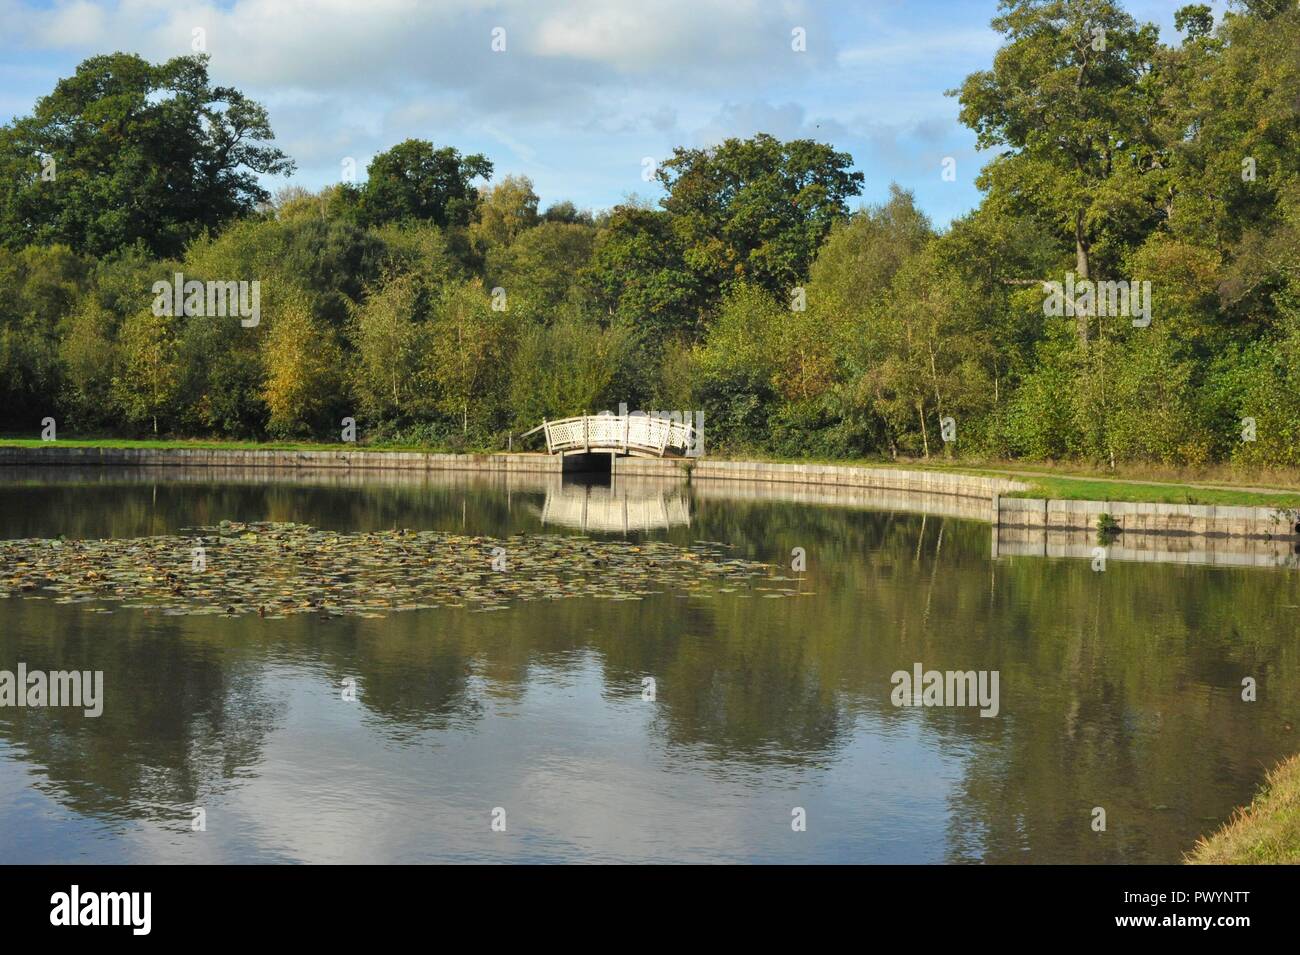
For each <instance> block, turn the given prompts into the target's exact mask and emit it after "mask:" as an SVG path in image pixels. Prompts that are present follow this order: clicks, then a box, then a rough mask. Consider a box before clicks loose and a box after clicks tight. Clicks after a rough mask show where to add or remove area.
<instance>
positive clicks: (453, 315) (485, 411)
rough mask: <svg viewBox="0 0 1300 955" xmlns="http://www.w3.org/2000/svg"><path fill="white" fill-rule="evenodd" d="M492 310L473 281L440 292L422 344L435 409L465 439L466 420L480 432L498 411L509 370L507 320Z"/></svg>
mask: <svg viewBox="0 0 1300 955" xmlns="http://www.w3.org/2000/svg"><path fill="white" fill-rule="evenodd" d="M507 314H508V313H507V312H504V311H501V312H499V311H496V310H494V309H493V308H492V306H491V304H490V301H489V299H488V297H487V296H486V295H485V294H484V292H483V287H482V285H481V284H480V283H478V282H467V283H463V284H461V283H457V284H451V285H448V286H446V287H445V288H444V290H443V292H442V295H441V296H440V298H439V300H438V302H437V303H436V305H435V308H434V317H433V321H432V322H431V323H430V325H429V327H428V329H427V332H426V338H425V340H424V346H423V354H424V361H425V367H426V368H427V369H428V374H429V377H430V379H431V381H432V382H433V385H434V388H435V393H436V395H437V404H438V407H439V409H440V410H441V411H442V412H443V413H444V414H447V415H454V416H455V417H456V418H458V419H459V420H460V426H461V435H462V437H466V436H468V435H469V429H470V421H471V418H472V419H473V420H474V422H475V424H476V426H478V427H480V428H482V427H486V426H488V425H489V424H490V422H491V419H492V416H493V413H494V412H495V411H497V410H498V409H499V405H500V402H501V399H502V397H503V395H504V390H505V387H506V382H505V381H504V380H503V379H504V376H503V375H501V374H500V371H501V369H502V368H504V367H508V360H509V349H508V338H507V334H506V333H507V325H506V315H507Z"/></svg>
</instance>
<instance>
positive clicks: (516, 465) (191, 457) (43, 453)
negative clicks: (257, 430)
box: [0, 446, 564, 474]
mask: <svg viewBox="0 0 1300 955" xmlns="http://www.w3.org/2000/svg"><path fill="white" fill-rule="evenodd" d="M5 465H117V466H123V465H125V466H142V465H143V466H150V467H159V466H162V467H170V466H175V467H200V468H201V467H236V468H249V467H264V468H363V469H369V468H384V469H401V470H425V471H531V472H537V471H540V472H545V473H555V474H559V473H560V472H561V471H562V470H563V469H564V460H563V459H562V458H559V457H553V456H551V455H549V454H433V453H429V452H424V451H343V450H339V451H274V450H270V449H262V448H259V449H255V450H254V449H249V450H241V449H239V448H176V449H162V448H76V447H58V446H52V447H41V448H4V447H0V467H2V466H5Z"/></svg>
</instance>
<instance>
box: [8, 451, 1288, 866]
mask: <svg viewBox="0 0 1300 955" xmlns="http://www.w3.org/2000/svg"><path fill="white" fill-rule="evenodd" d="M29 477H30V474H26V473H25V474H24V477H23V483H16V482H14V481H12V480H11V481H9V482H7V483H6V482H3V481H0V506H2V507H3V510H2V511H0V513H3V515H4V518H3V519H4V525H3V528H2V529H0V532H2V533H3V534H5V535H6V536H22V537H27V536H56V535H58V534H65V535H67V536H68V537H76V536H100V535H114V536H123V537H126V536H139V535H141V534H145V533H175V532H177V530H178V529H180V528H182V527H187V526H193V525H194V524H198V523H213V522H216V521H219V520H222V519H229V520H296V521H301V522H304V523H311V524H314V525H316V526H321V527H336V528H339V529H348V530H371V529H382V528H388V527H393V526H398V527H413V528H430V529H449V530H453V529H463V528H468V529H470V530H471V531H472V532H474V533H481V534H492V535H507V534H510V533H516V532H526V533H555V532H561V533H567V532H570V531H569V529H568V528H566V527H559V526H557V525H556V524H554V523H551V522H549V519H547V520H548V522H546V523H544V522H543V516H544V515H545V514H547V513H548V512H549V510H550V507H549V506H548V503H547V502H548V500H557V499H566V494H568V493H571V492H566V490H565V489H564V488H563V486H560V487H558V488H557V487H556V486H555V485H554V483H553V482H552V481H551V480H549V479H547V478H544V477H537V478H532V479H524V480H512V481H505V480H503V479H499V478H492V479H482V478H479V479H475V477H474V476H470V475H463V474H449V473H442V474H434V473H430V474H405V475H403V474H393V473H382V474H381V473H369V474H364V475H358V474H355V473H351V474H349V473H340V472H335V473H331V474H320V475H311V474H302V473H297V474H293V475H280V474H268V473H267V472H265V471H260V472H257V473H252V474H240V473H231V474H226V473H224V472H223V473H221V474H213V473H212V472H206V473H199V474H193V473H182V472H179V471H176V470H171V469H169V470H168V471H167V473H165V474H141V473H138V472H137V473H112V472H108V471H104V470H95V471H93V472H90V473H87V474H75V473H73V472H66V471H65V472H58V473H55V474H52V475H50V480H49V481H48V482H46V481H36V482H32V481H30V480H29ZM42 477H44V475H42ZM615 490H617V489H615ZM643 491H644V488H642V489H639V490H636V492H635V493H637V494H641V493H643ZM819 491H821V492H822V493H834V492H833V491H830V492H828V491H827V490H826V489H819ZM629 493H632V491H631V490H629ZM654 493H655V494H660V495H680V499H681V500H682V502H683V503H684V504H685V505H686V506H687V507H688V508H689V510H688V511H687V513H688V514H689V518H690V522H689V524H687V523H685V522H680V523H675V522H672V521H670V522H669V526H668V527H667V528H662V527H660V528H658V529H649V528H647V527H637V528H632V527H631V526H629V528H628V530H627V533H628V534H629V535H630V536H636V535H637V534H653V535H655V536H657V537H662V538H668V539H671V540H674V541H675V542H678V543H682V544H689V543H690V542H691V541H694V540H697V539H708V540H716V541H724V542H726V543H728V544H730V545H732V547H733V549H734V552H735V554H736V556H738V557H744V558H746V559H757V560H765V561H768V562H770V563H772V564H773V575H774V576H788V577H797V578H798V583H797V586H799V587H800V588H801V589H802V590H804V591H805V592H806V596H801V597H797V598H789V599H782V600H768V599H765V597H764V596H763V591H761V590H759V589H758V588H759V587H762V586H764V584H763V582H762V581H759V582H757V585H756V588H755V590H754V591H752V592H745V593H735V594H722V595H717V596H714V597H709V598H705V597H701V596H696V595H690V594H686V593H682V592H674V591H666V592H662V593H656V594H654V595H652V596H651V597H648V598H647V599H646V600H644V601H642V602H628V603H613V604H611V603H607V602H601V601H556V602H553V603H544V604H529V605H526V606H519V607H512V608H510V609H509V610H507V611H502V612H500V613H494V614H470V613H465V612H460V611H454V610H438V611H428V612H418V613H410V614H400V615H395V616H393V617H389V618H386V619H383V620H367V619H358V618H334V619H330V620H320V619H318V618H290V619H286V620H276V621H271V620H261V619H257V618H252V617H250V618H235V619H226V618H214V617H176V618H162V617H157V616H153V615H149V614H146V613H144V612H142V611H138V610H129V609H121V608H118V609H116V610H115V612H114V613H113V614H111V615H92V614H87V613H85V612H84V611H83V610H82V609H80V608H78V607H75V606H68V605H58V604H55V603H53V602H52V601H50V600H33V599H21V598H13V599H9V600H4V601H0V668H5V669H14V668H15V667H16V665H17V663H18V662H19V661H22V662H26V663H27V664H28V666H29V667H32V668H42V669H73V668H76V669H100V670H103V671H104V673H105V693H106V702H105V710H104V715H103V716H102V717H101V718H100V719H98V720H87V719H85V718H83V717H82V716H80V714H79V711H77V712H74V711H62V710H41V711H33V710H16V709H0V860H3V861H68V860H73V859H85V860H92V861H181V860H189V859H193V860H206V861H267V860H276V859H302V860H310V861H349V860H351V861H426V860H431V859H444V860H466V859H548V860H549V859H638V858H652V859H662V860H670V859H689V860H709V859H749V860H759V861H767V860H803V861H850V860H854V861H921V862H925V861H943V860H948V861H977V860H980V861H990V862H1008V861H1035V862H1065V861H1080V862H1150V861H1176V860H1177V859H1178V858H1179V856H1180V854H1181V852H1183V851H1185V850H1186V849H1188V848H1189V847H1190V846H1191V844H1192V843H1193V841H1194V840H1195V838H1196V836H1198V835H1199V834H1201V833H1202V832H1204V831H1206V830H1208V829H1211V828H1213V827H1214V825H1215V824H1216V823H1217V822H1218V821H1221V820H1222V819H1223V818H1224V817H1225V816H1226V815H1227V814H1228V813H1229V812H1230V811H1231V809H1232V807H1233V806H1234V805H1236V804H1238V803H1240V802H1243V801H1245V800H1247V799H1248V798H1249V796H1250V794H1251V792H1252V791H1253V788H1254V787H1255V785H1256V784H1257V782H1258V780H1259V778H1260V776H1261V774H1262V771H1263V769H1264V768H1265V767H1266V766H1268V765H1269V764H1271V763H1272V762H1274V761H1275V760H1277V759H1278V758H1281V757H1282V756H1284V755H1287V754H1289V753H1290V752H1291V751H1292V750H1293V749H1294V748H1295V738H1294V737H1295V733H1294V729H1293V726H1294V724H1295V717H1296V715H1297V709H1298V704H1300V696H1298V694H1297V691H1296V689H1295V688H1296V686H1297V685H1298V684H1297V680H1296V677H1297V676H1300V648H1298V647H1297V645H1296V641H1295V630H1296V621H1295V617H1294V616H1293V615H1294V614H1296V613H1300V610H1298V609H1297V608H1298V607H1300V599H1297V597H1298V596H1300V595H1297V593H1296V578H1295V575H1294V574H1293V573H1290V572H1285V571H1277V570H1272V571H1270V570H1262V569H1251V570H1245V569H1226V568H1208V567H1195V566H1160V565H1154V564H1125V563H1114V564H1110V565H1108V568H1107V570H1106V572H1105V573H1094V572H1092V571H1091V569H1090V567H1089V564H1088V563H1087V562H1086V561H1073V560H1055V559H1050V558H1036V557H1015V556H1013V557H1006V556H1003V557H1000V558H998V559H996V560H993V559H991V555H990V552H989V528H988V526H987V525H984V524H979V523H976V522H972V521H968V520H963V519H961V518H960V517H958V516H953V515H945V514H942V513H921V514H908V513H903V512H900V511H898V510H868V509H863V507H862V504H863V502H862V501H860V500H851V501H839V502H838V503H840V504H852V505H853V506H838V507H837V506H827V504H824V503H823V504H811V503H810V504H796V503H792V502H790V501H784V500H781V498H780V493H779V492H777V491H773V490H772V489H771V488H762V487H761V486H751V487H749V488H746V487H744V486H737V487H724V486H717V485H715V486H706V485H698V486H695V487H692V488H689V489H688V488H685V487H681V486H673V487H662V486H661V487H659V488H656V489H655V490H654ZM787 493H789V494H792V495H797V494H798V493H800V491H799V489H797V488H791V489H787ZM589 499H590V494H589V492H588V491H586V490H584V491H583V500H589ZM617 499H618V496H617V493H614V492H611V493H610V495H609V500H617ZM650 499H652V498H650ZM660 499H661V500H664V499H666V498H663V497H661V498H660ZM868 503H869V502H868ZM941 503H942V504H943V506H945V507H950V506H952V502H951V501H949V502H941ZM587 530H588V532H590V530H591V526H590V524H588V526H587ZM573 531H574V532H580V528H573ZM615 532H616V533H622V531H615ZM795 547H803V548H804V549H805V550H806V552H807V554H808V569H807V572H806V573H805V574H802V575H796V574H793V573H791V572H789V571H783V570H780V569H779V568H780V567H781V566H787V567H788V565H789V555H790V553H791V550H792V549H793V548H795ZM917 661H920V662H922V663H923V664H924V665H925V666H926V667H934V668H938V669H977V670H978V669H996V670H998V671H999V672H1000V673H1001V688H1002V700H1001V707H1000V709H1001V716H999V717H998V718H997V719H982V718H980V717H979V716H978V715H977V714H976V713H975V712H974V711H973V710H956V709H949V710H945V709H926V710H900V709H895V708H894V707H893V706H892V705H891V703H890V699H889V693H890V689H891V684H890V680H889V677H890V674H891V673H892V672H893V671H895V670H898V669H909V668H910V667H911V666H912V664H913V663H914V662H917ZM1247 675H1250V676H1254V677H1255V678H1256V679H1258V680H1259V681H1260V686H1261V694H1260V699H1259V701H1258V702H1256V703H1250V704H1247V703H1244V702H1242V701H1241V699H1240V692H1239V690H1240V685H1241V679H1242V677H1243V676H1247ZM646 678H653V680H654V681H655V699H654V701H653V702H649V701H647V700H645V699H643V692H644V688H645V684H644V683H643V681H644V680H645V679H646ZM347 681H352V682H353V683H354V685H355V686H356V688H357V699H356V702H354V703H353V702H348V701H346V700H345V699H344V698H343V694H342V688H343V687H344V686H345V684H346V683H347ZM196 805H201V806H203V807H205V808H206V810H207V812H208V820H209V831H208V832H207V833H202V834H197V833H191V832H190V831H189V820H190V809H191V808H192V807H193V806H196ZM795 805H798V806H803V807H804V808H806V809H807V810H808V815H809V820H810V825H809V831H808V832H806V833H801V834H795V833H792V832H791V830H790V827H789V820H790V808H791V807H792V806H795ZM1096 805H1102V806H1105V807H1106V809H1107V814H1108V821H1109V831H1108V832H1107V833H1106V834H1104V835H1102V834H1098V833H1094V832H1092V831H1091V828H1090V826H1089V822H1090V818H1091V817H1090V812H1091V809H1092V807H1093V806H1096ZM494 806H503V807H505V808H506V809H507V811H508V813H509V819H510V830H509V833H508V835H507V836H506V837H504V838H495V839H494V838H493V834H492V833H491V832H490V830H489V828H488V825H487V823H488V819H489V816H488V814H489V813H490V810H491V808H492V807H494ZM498 835H499V834H498Z"/></svg>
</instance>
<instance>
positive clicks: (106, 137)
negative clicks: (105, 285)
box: [0, 53, 294, 255]
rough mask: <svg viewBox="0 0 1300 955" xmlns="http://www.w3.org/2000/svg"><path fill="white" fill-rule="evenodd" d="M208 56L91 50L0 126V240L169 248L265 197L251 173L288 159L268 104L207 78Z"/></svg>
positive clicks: (287, 168) (83, 247) (86, 247)
mask: <svg viewBox="0 0 1300 955" xmlns="http://www.w3.org/2000/svg"><path fill="white" fill-rule="evenodd" d="M207 63H208V60H207V56H206V55H195V56H182V57H176V58H175V59H172V60H168V61H167V62H166V63H162V64H160V65H153V64H150V63H148V62H147V61H145V60H143V59H141V58H140V57H138V56H135V55H133V54H128V53H113V54H108V55H105V56H96V57H92V58H90V59H88V60H86V61H85V62H83V63H82V64H81V65H80V66H78V67H77V71H76V74H75V75H74V76H72V77H70V78H67V79H62V80H60V81H59V82H58V84H57V85H56V86H55V88H54V92H53V93H51V94H50V95H49V96H46V97H43V98H42V99H40V100H39V101H38V102H37V104H36V110H35V112H34V113H33V115H31V116H28V117H23V118H20V119H17V120H15V121H14V122H13V123H11V124H10V125H8V126H5V127H0V243H2V244H4V245H7V246H9V247H10V248H17V247H20V246H24V245H29V244H32V243H54V242H62V243H66V244H67V245H70V246H71V247H72V248H73V249H76V250H79V251H84V252H88V253H90V254H93V255H103V254H105V253H108V252H110V251H112V250H114V249H119V248H123V247H125V246H129V245H132V244H133V243H135V242H137V241H141V242H144V243H145V244H146V245H147V246H148V247H149V248H150V249H151V250H152V251H153V252H154V253H155V254H157V255H175V254H177V253H179V252H180V251H181V249H182V248H183V247H184V245H185V243H186V242H188V241H189V240H190V239H192V238H194V237H195V236H197V235H199V234H200V233H201V232H203V230H205V229H207V230H212V231H216V230H217V229H219V228H220V227H221V226H222V225H223V224H224V223H226V222H227V221H229V220H230V219H232V218H236V217H239V216H243V215H247V214H249V213H251V212H252V211H253V209H254V207H255V206H256V205H257V204H258V203H259V202H264V201H266V200H267V199H268V198H269V194H268V193H267V192H266V190H265V189H263V188H262V187H261V186H260V185H259V184H258V179H257V177H258V175H275V174H282V173H285V174H287V173H289V172H292V171H293V168H294V166H293V163H292V161H291V160H289V159H288V158H287V157H286V156H285V155H284V154H283V153H282V152H281V151H280V150H279V149H276V148H274V147H272V146H269V145H266V143H268V142H269V141H270V140H271V139H273V138H274V136H273V133H272V132H271V126H270V123H269V122H268V120H267V115H266V110H265V109H264V108H263V107H262V106H260V105H259V104H257V103H255V102H253V101H252V100H250V99H248V98H246V97H245V96H244V94H242V93H240V92H239V91H238V90H235V89H231V88H229V87H222V86H218V87H213V86H211V85H210V84H209V82H208V67H207Z"/></svg>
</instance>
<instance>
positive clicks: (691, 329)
mask: <svg viewBox="0 0 1300 955" xmlns="http://www.w3.org/2000/svg"><path fill="white" fill-rule="evenodd" d="M579 281H580V283H581V285H582V287H583V288H584V289H585V290H586V291H587V293H588V295H589V296H590V298H591V300H592V302H593V304H594V305H595V307H596V308H598V309H599V310H600V311H602V312H603V313H605V314H606V315H607V316H609V317H611V318H614V317H618V318H621V319H623V320H625V321H627V322H630V323H632V324H634V325H635V326H636V328H637V329H638V331H640V332H641V334H642V335H644V336H646V337H647V338H652V339H662V338H667V337H672V336H679V335H680V336H685V337H692V338H693V337H696V336H698V334H699V333H700V332H701V331H702V330H703V323H702V322H701V320H700V313H701V311H702V310H703V309H704V308H705V306H706V304H707V299H706V298H705V295H704V292H703V289H702V288H701V286H700V282H699V281H698V279H697V277H696V276H695V274H693V273H692V271H691V270H690V269H689V268H688V267H687V265H686V259H685V249H684V248H683V246H682V243H681V240H680V238H679V237H678V235H677V234H676V232H675V231H674V229H673V223H672V219H671V217H670V216H669V214H668V213H666V212H661V211H657V210H653V209H644V208H640V207H638V206H635V205H623V206H618V207H616V208H615V209H614V210H613V212H612V214H611V215H610V217H609V221H608V222H607V223H606V224H605V225H604V227H603V228H601V229H600V230H599V232H598V233H597V236H596V244H595V248H594V249H593V250H592V257H591V262H590V264H589V265H588V267H587V268H586V269H584V270H583V272H582V274H581V275H580V277H579Z"/></svg>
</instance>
